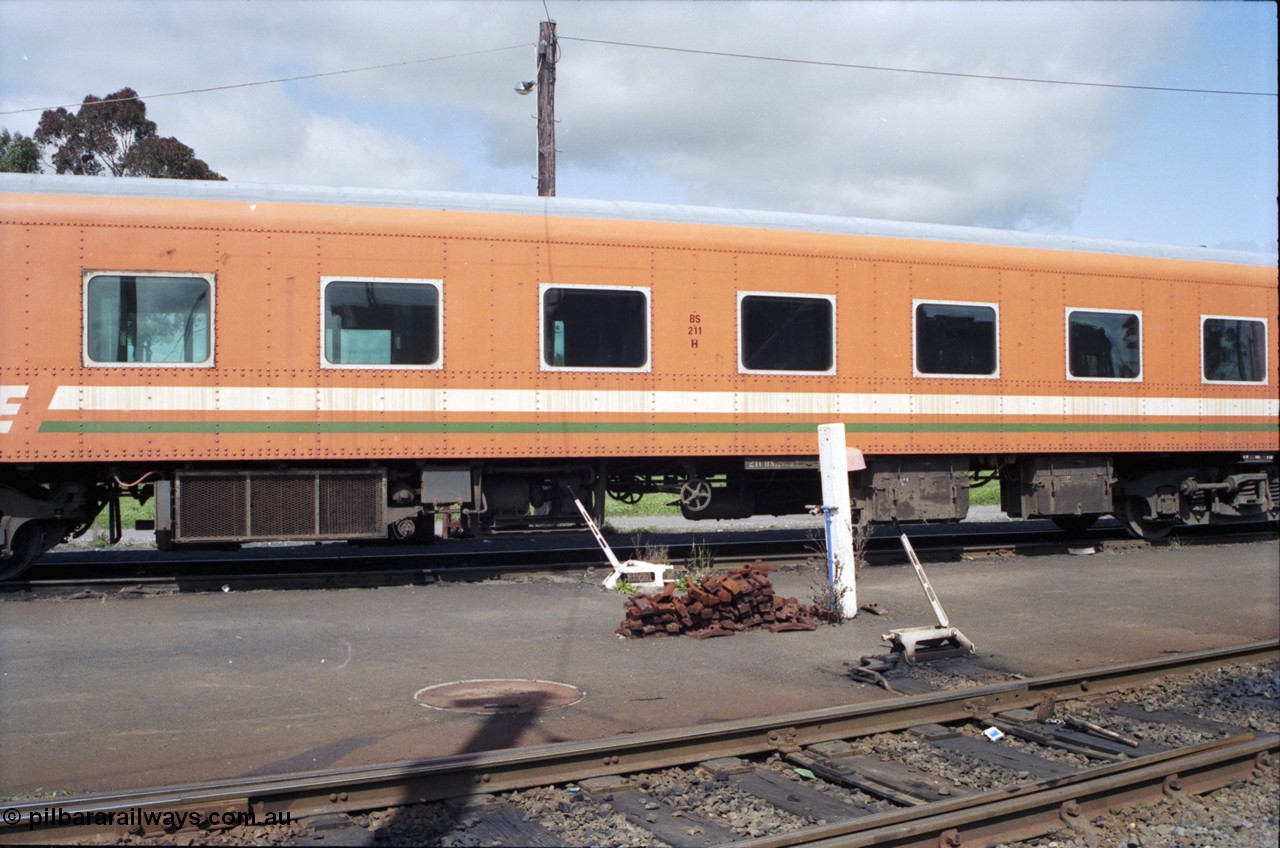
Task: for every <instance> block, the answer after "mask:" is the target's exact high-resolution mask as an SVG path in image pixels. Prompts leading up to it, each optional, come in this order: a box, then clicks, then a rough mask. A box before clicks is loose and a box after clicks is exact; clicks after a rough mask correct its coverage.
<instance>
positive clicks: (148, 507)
mask: <svg viewBox="0 0 1280 848" xmlns="http://www.w3.org/2000/svg"><path fill="white" fill-rule="evenodd" d="M107 515H108V512H107V510H105V509H104V510H103V511H102V512H100V513H98V517H97V518H96V519H94V522H93V529H94V530H101V531H103V532H104V533H105V532H106V531H107V524H108V520H107ZM155 518H156V502H155V501H147V502H146V503H145V504H140V503H138V502H137V501H135V500H134V499H133V498H128V497H124V498H121V499H120V523H121V526H122V527H123V528H124V529H125V530H132V529H133V528H134V525H135V524H136V523H137V522H138V521H154V520H155Z"/></svg>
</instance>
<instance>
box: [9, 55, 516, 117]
mask: <svg viewBox="0 0 1280 848" xmlns="http://www.w3.org/2000/svg"><path fill="white" fill-rule="evenodd" d="M528 46H529V45H528V44H513V45H510V46H508V47H494V48H492V49H489V50H475V51H472V52H470V53H453V54H450V55H448V56H432V57H431V58H428V59H408V60H406V61H404V62H390V63H388V64H385V65H369V66H367V67H364V68H347V69H346V70H342V71H321V72H319V73H314V74H299V75H298V76H295V77H280V78H278V79H268V80H257V81H255V82H238V83H232V84H230V85H214V86H209V87H208V88H188V89H186V90H184V91H166V92H163V93H161V94H146V95H142V94H140V95H138V96H137V97H117V98H114V99H109V100H95V101H94V103H93V105H99V104H102V103H121V102H124V101H127V100H154V99H156V98H158V97H178V96H180V95H183V94H207V93H209V92H212V91H231V90H233V89H237V88H252V87H254V86H258V85H276V84H278V83H284V82H297V81H299V80H309V79H319V78H321V77H336V76H342V75H343V74H359V73H363V72H365V71H384V70H388V69H390V68H403V67H404V66H406V65H422V64H426V63H427V62H443V61H444V60H446V59H465V58H467V57H468V56H483V55H485V54H488V53H501V52H502V51H504V50H517V49H525V48H527V47H528ZM83 105H85V104H84V103H63V104H61V105H58V106H36V107H32V108H29V109H13V110H11V111H9V112H0V115H21V114H24V113H26V112H44V111H46V110H49V109H72V108H75V107H77V106H83Z"/></svg>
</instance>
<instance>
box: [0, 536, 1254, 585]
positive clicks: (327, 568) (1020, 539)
mask: <svg viewBox="0 0 1280 848" xmlns="http://www.w3.org/2000/svg"><path fill="white" fill-rule="evenodd" d="M792 535H793V536H794V534H792ZM1274 538H1275V533H1274V532H1269V531H1268V532H1258V531H1256V530H1251V531H1246V530H1242V529H1237V530H1235V531H1234V532H1233V533H1231V534H1227V535H1216V534H1215V535H1199V536H1196V537H1190V538H1187V539H1186V540H1185V541H1186V543H1187V544H1222V543H1243V542H1251V541H1257V540H1261V539H1274ZM912 541H913V544H914V545H915V547H916V549H917V551H918V552H919V553H920V555H921V559H923V560H925V561H928V562H939V561H949V560H955V559H959V558H961V557H964V556H970V557H978V556H983V555H988V554H997V553H1005V552H1009V551H1012V552H1014V553H1016V554H1020V555H1028V554H1042V555H1043V554H1055V553H1066V552H1067V551H1068V550H1069V549H1070V548H1072V547H1076V546H1080V545H1084V546H1092V547H1095V548H1098V549H1101V550H1107V551H1110V550H1118V549H1120V548H1124V547H1145V546H1146V545H1148V544H1149V543H1148V542H1144V541H1141V540H1135V539H1130V538H1128V537H1126V536H1125V535H1124V534H1123V533H1122V532H1121V531H1119V530H1114V529H1112V530H1107V529H1103V530H1095V531H1091V532H1090V533H1089V534H1088V535H1086V536H1079V537H1077V536H1064V535H1063V534H1062V533H1060V532H1055V531H1044V530H1034V529H1029V528H1022V529H1009V530H1007V531H1002V532H991V531H987V532H980V533H949V532H948V533H938V534H934V535H927V536H920V537H917V538H913V540H912ZM681 544H682V545H683V547H681V546H680V545H676V544H671V545H668V546H667V547H668V552H669V554H670V555H671V556H672V558H673V559H677V560H679V559H682V558H687V557H688V556H689V549H691V548H692V547H693V545H695V544H696V545H699V546H701V547H704V548H711V549H712V552H713V556H715V558H716V561H717V562H718V563H720V564H731V563H736V562H754V561H766V562H778V561H787V560H796V559H797V558H799V557H802V556H805V555H806V554H807V555H809V556H817V554H816V553H815V552H814V551H813V550H812V545H813V544H814V542H813V540H812V539H808V538H786V539H778V538H769V537H762V538H760V539H755V540H743V539H740V538H735V539H733V540H731V541H729V542H727V543H726V544H724V545H723V546H721V545H719V544H717V542H716V540H714V539H713V540H698V541H696V542H688V541H685V542H682V543H681ZM257 550H261V549H255V553H256V552H257ZM615 551H616V552H617V553H618V554H619V556H625V557H628V558H634V557H637V556H640V553H639V552H638V551H636V550H634V549H632V547H631V546H629V545H622V544H619V545H617V546H615ZM98 555H99V554H96V553H87V554H76V553H60V554H58V555H57V557H58V559H57V560H56V563H55V562H50V563H49V566H48V567H49V568H50V569H53V570H54V571H55V573H63V574H67V573H68V571H67V569H69V568H74V567H80V568H92V567H95V566H94V563H93V558H94V557H96V556H98ZM108 556H110V557H111V559H110V561H106V562H102V563H101V567H102V568H103V569H105V570H107V571H109V572H119V571H122V570H126V569H131V568H143V569H149V570H154V569H156V567H157V565H158V563H157V557H156V555H155V554H154V552H149V555H148V556H147V557H145V558H143V559H140V560H133V561H130V560H122V559H120V558H119V555H118V554H116V553H115V552H112V553H110V554H108ZM866 557H867V561H868V562H869V563H871V564H885V563H893V564H897V563H900V562H902V560H903V554H902V549H901V546H900V545H899V543H898V540H897V537H893V538H888V537H875V538H873V539H872V540H871V544H869V545H868V547H867V549H866ZM512 558H522V559H524V560H525V562H523V563H521V564H514V565H513V564H511V559H512ZM529 560H533V561H532V562H530V561H529ZM254 562H263V563H265V562H270V563H271V565H272V566H273V568H272V570H271V571H264V572H253V571H252V570H249V569H250V568H251V567H252V564H253V563H254ZM396 562H404V563H407V564H406V565H405V566H403V567H397V566H395V565H394V563H396ZM231 563H234V565H235V566H236V567H237V569H238V570H236V571H229V570H224V571H208V570H206V571H201V569H218V568H222V569H226V568H227V566H228V564H231ZM163 564H164V565H165V566H166V572H167V573H163V574H155V575H145V574H143V575H138V574H134V575H131V576H128V577H124V576H122V577H96V578H95V577H88V578H79V577H75V576H66V577H58V578H35V579H29V578H28V579H22V580H10V581H4V582H0V594H3V593H13V592H27V591H32V592H41V591H44V592H62V593H67V592H73V591H88V592H99V593H107V592H119V591H121V590H122V589H123V590H127V589H129V588H131V587H134V586H138V587H141V589H140V591H139V594H145V593H147V592H148V591H151V592H165V591H188V592H200V591H221V590H222V589H223V587H230V589H232V590H248V589H267V588H325V589H332V588H355V587H364V586H399V585H411V584H412V585H425V584H428V583H433V582H438V581H449V580H475V579H482V578H489V577H501V576H504V575H508V574H528V573H533V572H541V571H571V570H583V569H590V568H602V567H604V565H603V563H602V560H601V557H600V556H599V550H598V549H596V548H591V547H581V548H576V549H568V548H556V549H552V550H550V551H547V550H539V551H535V552H531V551H529V550H520V549H502V550H496V551H488V550H486V551H475V550H471V551H466V552H461V553H458V554H457V555H456V556H454V555H452V554H450V553H446V552H442V551H439V550H438V549H435V550H434V551H433V552H432V553H426V552H425V551H423V550H417V551H412V552H410V551H403V550H399V551H397V550H385V551H383V552H380V553H378V554H369V553H360V554H350V553H344V554H342V555H329V556H323V555H316V556H315V557H314V558H310V557H301V556H296V555H293V554H292V553H291V555H290V556H289V557H287V558H282V559H280V560H264V559H263V557H262V556H260V555H258V556H254V557H253V558H245V559H239V560H232V559H229V558H226V557H220V558H217V559H204V560H183V561H181V562H176V561H171V562H165V563H163ZM362 564H367V565H368V567H367V568H353V567H352V566H353V565H362ZM286 565H288V566H290V567H289V568H285V566H286ZM334 566H343V567H341V568H334ZM180 569H191V571H187V572H185V573H184V572H183V571H181V570H180Z"/></svg>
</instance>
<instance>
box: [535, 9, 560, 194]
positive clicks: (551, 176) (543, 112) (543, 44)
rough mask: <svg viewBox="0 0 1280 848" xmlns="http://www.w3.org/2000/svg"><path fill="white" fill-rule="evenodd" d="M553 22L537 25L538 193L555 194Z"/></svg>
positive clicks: (554, 33) (554, 49) (554, 52)
mask: <svg viewBox="0 0 1280 848" xmlns="http://www.w3.org/2000/svg"><path fill="white" fill-rule="evenodd" d="M559 52H560V48H559V45H557V44H556V22H555V21H543V22H542V23H541V25H539V27H538V196H539V197H555V194H556V58H557V55H558V54H559Z"/></svg>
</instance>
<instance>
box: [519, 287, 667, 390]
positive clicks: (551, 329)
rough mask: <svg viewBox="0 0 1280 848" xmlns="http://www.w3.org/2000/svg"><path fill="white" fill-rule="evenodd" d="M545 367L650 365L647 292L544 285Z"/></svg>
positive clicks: (616, 288) (641, 368)
mask: <svg viewBox="0 0 1280 848" xmlns="http://www.w3.org/2000/svg"><path fill="white" fill-rule="evenodd" d="M542 367H543V368H600V369H606V370H610V369H621V368H628V369H640V370H648V368H649V292H648V290H647V289H640V288H629V287H622V286H619V287H610V288H593V287H590V286H554V285H545V284H544V285H543V286H542Z"/></svg>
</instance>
